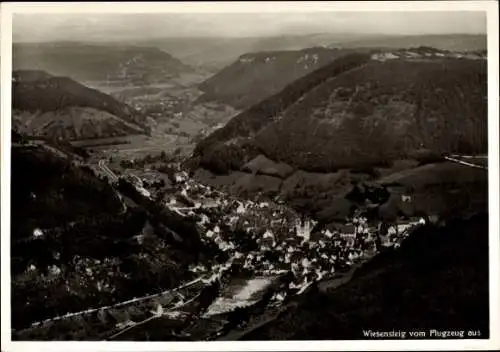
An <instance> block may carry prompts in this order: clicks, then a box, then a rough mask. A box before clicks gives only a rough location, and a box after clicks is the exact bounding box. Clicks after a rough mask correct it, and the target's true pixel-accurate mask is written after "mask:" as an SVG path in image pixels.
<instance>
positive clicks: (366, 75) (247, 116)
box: [194, 48, 487, 172]
mask: <svg viewBox="0 0 500 352" xmlns="http://www.w3.org/2000/svg"><path fill="white" fill-rule="evenodd" d="M486 107H487V101H486V61H485V60H484V56H481V55H479V54H469V55H463V54H456V53H448V52H442V51H439V50H434V51H432V50H429V49H428V48H415V49H411V50H396V51H392V52H385V53H374V54H371V55H369V54H352V55H347V56H343V57H341V58H339V59H337V60H334V61H333V62H332V63H331V64H328V65H326V66H323V67H322V68H319V69H318V70H315V71H313V72H312V73H310V74H308V75H306V76H304V77H302V78H300V79H298V80H296V81H294V82H292V83H291V84H289V85H288V86H286V87H285V88H284V89H283V90H282V91H280V92H279V93H277V94H275V95H273V96H272V97H270V98H268V99H265V100H263V101H261V102H259V103H258V104H256V105H253V106H252V107H251V108H249V109H247V110H246V111H244V112H243V113H241V114H239V115H237V116H235V117H234V118H233V119H232V120H231V121H230V122H229V123H228V124H227V125H226V126H225V127H223V128H221V129H218V130H217V131H215V132H214V133H212V134H211V135H209V136H208V137H207V138H205V139H204V140H202V141H201V142H200V143H199V144H198V146H197V148H196V150H195V153H194V157H195V159H196V160H197V162H199V163H200V165H203V166H204V167H207V168H209V169H210V168H211V169H212V170H217V169H218V170H221V169H224V168H225V169H226V170H227V168H229V169H239V168H240V167H241V166H243V164H244V163H246V162H248V161H249V160H251V159H252V158H254V157H256V156H257V155H259V154H263V155H265V156H266V157H268V158H269V159H271V160H275V161H278V162H279V161H282V162H285V163H287V164H289V165H291V166H293V167H298V168H302V169H304V170H309V171H320V172H330V171H335V170H337V169H339V168H349V167H355V166H357V167H359V166H360V165H377V164H383V163H387V162H390V161H392V160H397V159H399V158H404V157H411V155H412V154H413V153H415V152H418V151H419V150H420V149H422V148H424V149H426V150H430V151H432V152H436V153H448V152H452V151H453V152H464V153H472V152H485V151H486V150H487V112H486ZM221 163H223V164H224V165H221Z"/></svg>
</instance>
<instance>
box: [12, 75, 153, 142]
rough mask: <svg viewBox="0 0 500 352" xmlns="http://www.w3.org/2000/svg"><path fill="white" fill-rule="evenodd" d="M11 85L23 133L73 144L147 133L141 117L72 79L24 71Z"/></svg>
mask: <svg viewBox="0 0 500 352" xmlns="http://www.w3.org/2000/svg"><path fill="white" fill-rule="evenodd" d="M12 81H13V82H12V109H13V118H14V124H13V125H14V126H15V127H16V128H18V129H19V130H20V131H22V132H24V133H27V134H31V135H35V136H40V137H47V138H56V139H59V138H61V139H64V140H74V139H86V138H99V137H110V136H117V135H126V134H140V133H145V132H146V131H147V126H146V122H147V119H146V116H144V115H143V114H142V113H140V112H138V111H136V110H134V109H133V108H131V107H130V106H128V105H126V104H124V103H121V102H119V101H117V100H115V99H114V98H112V97H111V96H109V95H107V94H104V93H101V92H99V91H97V90H94V89H91V88H88V87H85V86H84V85H82V84H80V83H78V82H76V81H74V80H72V79H70V78H67V77H56V76H52V75H50V74H49V73H47V72H45V71H37V70H21V71H14V72H13V79H12Z"/></svg>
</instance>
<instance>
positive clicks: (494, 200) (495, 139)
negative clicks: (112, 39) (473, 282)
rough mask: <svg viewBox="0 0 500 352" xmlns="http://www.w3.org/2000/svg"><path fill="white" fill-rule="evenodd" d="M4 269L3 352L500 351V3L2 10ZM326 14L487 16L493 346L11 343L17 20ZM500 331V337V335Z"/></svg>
mask: <svg viewBox="0 0 500 352" xmlns="http://www.w3.org/2000/svg"><path fill="white" fill-rule="evenodd" d="M0 6H1V84H2V85H1V87H2V89H1V94H2V95H1V102H2V107H1V108H2V109H1V133H2V134H1V137H2V138H1V143H2V147H1V153H2V154H1V156H2V159H1V166H2V168H1V176H2V178H1V180H2V184H1V185H2V189H1V201H2V203H1V210H2V214H1V226H2V236H1V250H2V255H1V262H2V277H1V278H2V286H1V287H2V289H1V299H2V301H1V302H2V304H1V307H2V309H1V312H2V316H1V318H2V320H1V321H2V328H1V338H2V350H5V351H13V350H15V351H42V350H43V351H48V350H56V351H68V350H72V351H88V350H109V351H111V350H112V351H117V350H121V351H134V352H135V351H164V350H169V351H192V350H200V351H229V350H248V351H254V350H276V351H278V350H279V351H288V350H289V351H293V350H345V351H353V350H373V351H376V350H403V349H404V350H438V349H439V350H440V349H442V350H478V349H497V348H500V342H499V341H500V340H499V334H498V331H500V325H499V315H500V314H499V313H500V311H499V307H500V304H499V303H500V293H499V285H498V284H499V259H498V258H499V249H500V241H499V235H498V234H499V233H500V231H499V218H498V215H499V214H500V211H499V192H498V190H499V114H498V112H499V109H498V105H499V104H498V97H499V91H498V84H499V78H498V77H499V74H498V51H499V47H498V3H497V2H496V1H418V2H417V1H407V2H403V1H385V2H374V1H372V2H361V1H360V2H357V1H356V2H319V1H317V2H238V3H237V2H200V3H195V2H189V3H188V2H177V3H175V2H170V3H151V2H144V3H118V2H114V3H2V4H1V5H0ZM325 11H363V12H365V11H405V12H406V11H485V12H487V28H488V102H489V106H488V114H489V115H488V116H489V120H488V138H489V149H488V152H489V160H488V167H489V190H490V191H489V195H490V198H489V211H490V238H489V240H490V242H489V245H490V252H489V258H490V320H491V323H490V324H491V325H490V327H491V329H490V330H491V331H490V334H491V336H490V339H489V340H449V341H446V340H440V341H415V340H402V341H380V340H379V341H373V340H364V341H285V342H277V341H256V342H250V341H246V342H210V343H203V342H170V343H168V342H149V343H141V342H107V343H103V342H78V343H75V342H11V341H10V275H9V273H10V255H9V253H10V250H9V248H10V182H9V175H10V138H11V133H10V128H11V126H10V125H11V122H10V112H11V111H10V109H11V106H10V104H8V103H7V102H10V101H11V92H10V87H11V83H10V82H11V54H12V14H13V13H35V12H36V13H75V12H78V13H160V12H175V13H181V12H183V13H238V12H239V13H241V12H254V13H262V12H268V13H270V12H275V13H276V12H325ZM495 331H496V332H497V333H495Z"/></svg>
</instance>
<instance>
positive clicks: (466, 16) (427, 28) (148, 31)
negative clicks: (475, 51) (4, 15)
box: [13, 11, 486, 42]
mask: <svg viewBox="0 0 500 352" xmlns="http://www.w3.org/2000/svg"><path fill="white" fill-rule="evenodd" d="M309 33H311V34H312V33H352V34H375V33H376V34H391V35H395V34H401V35H412V34H417V35H418V34H454V33H470V34H485V33H486V14H485V13H482V12H465V11H462V12H413V11H412V12H319V13H318V12H317V13H312V12H310V13H297V12H295V13H283V12H281V13H205V14H199V13H198V14H197V13H191V14H189V13H176V14H85V15H83V14H47V13H45V14H15V15H14V16H13V40H14V41H15V42H17V41H28V42H37V41H59V40H71V41H96V40H97V41H114V40H127V39H133V40H137V39H152V38H167V37H261V36H276V35H283V34H292V35H295V34H309Z"/></svg>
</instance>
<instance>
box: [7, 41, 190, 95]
mask: <svg viewBox="0 0 500 352" xmlns="http://www.w3.org/2000/svg"><path fill="white" fill-rule="evenodd" d="M12 67H13V69H14V70H20V69H36V70H43V71H47V72H51V73H52V74H54V75H57V76H67V77H70V78H72V79H75V80H77V81H80V82H88V81H107V82H109V83H110V84H123V83H131V84H137V85H139V84H150V83H159V82H164V81H168V79H169V78H171V77H177V76H178V75H179V74H181V73H183V72H192V71H193V69H192V68H191V67H190V66H188V65H185V64H183V63H182V62H181V61H180V60H178V59H176V58H174V57H172V56H171V55H170V54H168V53H166V52H164V51H161V50H160V49H158V48H155V47H141V46H128V45H127V46H125V45H117V44H114V45H113V44H111V45H103V44H83V43H64V42H62V43H42V44H34V43H33V44H32V43H15V44H14V45H13V49H12Z"/></svg>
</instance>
